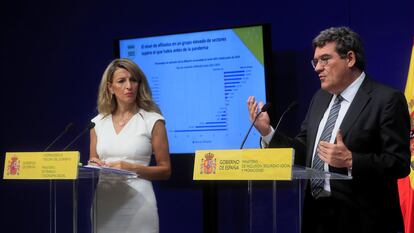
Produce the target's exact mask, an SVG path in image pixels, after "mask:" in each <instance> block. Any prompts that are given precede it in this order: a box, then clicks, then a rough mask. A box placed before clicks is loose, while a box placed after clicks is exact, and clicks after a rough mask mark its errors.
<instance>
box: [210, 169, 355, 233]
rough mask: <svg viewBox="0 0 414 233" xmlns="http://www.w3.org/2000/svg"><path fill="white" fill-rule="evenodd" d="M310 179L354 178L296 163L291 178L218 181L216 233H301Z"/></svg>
mask: <svg viewBox="0 0 414 233" xmlns="http://www.w3.org/2000/svg"><path fill="white" fill-rule="evenodd" d="M309 179H330V180H333V179H335V180H338V179H342V180H350V179H352V177H350V176H345V175H341V174H336V173H329V172H324V171H318V170H314V169H311V168H306V167H300V166H294V167H293V169H292V180H291V181H225V182H223V181H216V182H217V186H218V188H217V190H218V191H217V199H218V200H217V206H218V210H217V212H218V213H217V221H218V223H217V226H218V230H217V232H223V233H224V232H242V233H252V232H255V233H257V232H273V233H276V232H289V233H300V232H301V220H302V219H301V217H302V206H303V205H302V203H303V197H304V187H305V185H306V183H307V180H309Z"/></svg>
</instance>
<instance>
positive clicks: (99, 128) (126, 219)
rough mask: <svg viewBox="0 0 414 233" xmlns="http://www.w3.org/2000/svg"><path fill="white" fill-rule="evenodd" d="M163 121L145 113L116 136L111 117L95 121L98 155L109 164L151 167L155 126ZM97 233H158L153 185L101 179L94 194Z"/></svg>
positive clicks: (136, 115)
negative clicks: (120, 162) (112, 162)
mask: <svg viewBox="0 0 414 233" xmlns="http://www.w3.org/2000/svg"><path fill="white" fill-rule="evenodd" d="M158 120H164V118H163V117H162V116H161V115H160V114H158V113H154V112H146V111H144V110H142V109H140V110H139V112H138V113H137V114H135V115H134V116H133V117H132V118H131V119H130V120H129V121H128V123H127V124H126V125H125V126H124V128H123V129H122V130H121V131H120V132H119V133H118V134H116V132H115V128H114V125H113V123H112V115H108V116H106V117H105V118H103V115H98V116H96V117H95V118H93V119H92V122H94V123H95V132H96V135H97V145H96V151H97V153H98V155H99V158H100V159H101V160H103V161H106V162H111V161H118V160H123V161H126V162H130V163H138V164H142V165H145V166H148V165H149V162H150V159H151V155H152V146H151V136H152V134H151V133H152V129H153V127H154V124H155V123H156V122H157V121H158ZM95 195H96V196H95V198H96V204H97V209H96V211H97V212H96V221H97V222H96V229H95V232H97V233H118V232H119V233H121V232H122V233H132V232H134V233H157V232H159V224H158V211H157V203H156V200H155V195H154V190H153V188H152V184H151V181H148V180H145V179H141V178H134V179H130V178H129V179H127V178H115V177H114V176H111V175H101V176H100V177H99V182H98V186H97V189H96V193H95Z"/></svg>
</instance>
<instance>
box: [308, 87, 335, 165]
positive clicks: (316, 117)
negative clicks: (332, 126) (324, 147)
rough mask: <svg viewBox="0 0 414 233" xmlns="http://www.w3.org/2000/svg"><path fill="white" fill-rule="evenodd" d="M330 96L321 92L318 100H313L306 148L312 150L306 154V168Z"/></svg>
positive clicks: (309, 161) (310, 160) (309, 163)
mask: <svg viewBox="0 0 414 233" xmlns="http://www.w3.org/2000/svg"><path fill="white" fill-rule="evenodd" d="M331 99H332V94H330V93H328V92H326V91H322V92H321V96H320V98H317V99H315V103H313V104H314V111H313V113H314V114H312V118H311V119H309V122H310V124H309V136H310V137H309V140H308V145H307V146H308V148H312V150H308V151H307V152H308V154H307V156H306V165H307V166H308V167H310V166H311V163H312V157H313V149H314V148H313V146H315V143H314V142H315V140H316V134H317V133H318V128H319V124H320V122H321V120H322V117H323V115H324V114H325V112H326V109H327V108H328V107H329V103H330V102H331Z"/></svg>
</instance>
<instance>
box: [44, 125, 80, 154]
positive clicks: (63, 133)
mask: <svg viewBox="0 0 414 233" xmlns="http://www.w3.org/2000/svg"><path fill="white" fill-rule="evenodd" d="M73 125H74V124H73V123H72V122H70V123H69V124H67V125H66V127H65V130H63V131H62V132H61V133H60V134H59V135H58V136H57V137H56V138H55V139H53V141H52V142H51V143H49V145H47V146H46V148H45V149H44V150H43V151H48V150H49V149H50V147H52V146H53V145H54V144H55V143H56V142H57V141H58V140H59V139H60V138H61V137H62V136H63V135H65V134H66V133H67V132H68V131H69V130H70V129H72V128H73Z"/></svg>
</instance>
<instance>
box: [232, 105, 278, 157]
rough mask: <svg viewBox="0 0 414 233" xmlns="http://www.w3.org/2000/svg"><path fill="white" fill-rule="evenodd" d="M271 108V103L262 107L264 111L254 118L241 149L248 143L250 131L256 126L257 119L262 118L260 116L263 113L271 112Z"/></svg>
mask: <svg viewBox="0 0 414 233" xmlns="http://www.w3.org/2000/svg"><path fill="white" fill-rule="evenodd" d="M270 106H271V104H270V103H266V104H265V105H263V107H262V109H261V110H260V112H259V113H258V114H257V115H256V117H255V118H254V120H253V122H252V124H251V125H250V128H249V130H248V131H247V134H246V136H244V139H243V142H242V144H241V146H240V149H243V146H244V143H246V140H247V137H248V136H249V134H250V131H251V130H252V128H253V125H254V123H255V122H256V120H257V118H258V117H259V116H260V114H262V112H267V110H269V108H270Z"/></svg>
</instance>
